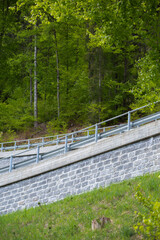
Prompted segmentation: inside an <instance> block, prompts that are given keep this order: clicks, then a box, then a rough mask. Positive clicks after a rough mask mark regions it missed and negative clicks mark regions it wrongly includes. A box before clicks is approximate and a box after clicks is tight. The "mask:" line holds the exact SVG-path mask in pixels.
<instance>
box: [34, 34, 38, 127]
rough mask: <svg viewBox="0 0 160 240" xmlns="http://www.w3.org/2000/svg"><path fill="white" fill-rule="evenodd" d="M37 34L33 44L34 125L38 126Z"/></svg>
mask: <svg viewBox="0 0 160 240" xmlns="http://www.w3.org/2000/svg"><path fill="white" fill-rule="evenodd" d="M37 100H38V98H37V36H36V35H35V45H34V127H35V128H36V127H37V126H38V122H37V117H38V110H37Z"/></svg>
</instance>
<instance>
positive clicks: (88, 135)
mask: <svg viewBox="0 0 160 240" xmlns="http://www.w3.org/2000/svg"><path fill="white" fill-rule="evenodd" d="M89 136H90V135H89V130H87V137H88V138H89Z"/></svg>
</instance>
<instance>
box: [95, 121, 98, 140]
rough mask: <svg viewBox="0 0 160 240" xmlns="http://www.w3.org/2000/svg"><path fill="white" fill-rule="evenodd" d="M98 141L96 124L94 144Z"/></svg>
mask: <svg viewBox="0 0 160 240" xmlns="http://www.w3.org/2000/svg"><path fill="white" fill-rule="evenodd" d="M97 141H98V124H97V123H96V126H95V142H97Z"/></svg>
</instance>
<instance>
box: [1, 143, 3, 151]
mask: <svg viewBox="0 0 160 240" xmlns="http://www.w3.org/2000/svg"><path fill="white" fill-rule="evenodd" d="M1 152H3V143H1Z"/></svg>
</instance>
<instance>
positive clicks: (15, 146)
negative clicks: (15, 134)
mask: <svg viewBox="0 0 160 240" xmlns="http://www.w3.org/2000/svg"><path fill="white" fill-rule="evenodd" d="M16 148H17V145H16V142H14V150H16Z"/></svg>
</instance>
